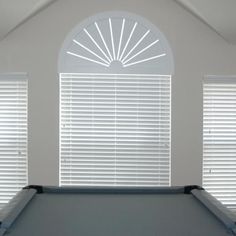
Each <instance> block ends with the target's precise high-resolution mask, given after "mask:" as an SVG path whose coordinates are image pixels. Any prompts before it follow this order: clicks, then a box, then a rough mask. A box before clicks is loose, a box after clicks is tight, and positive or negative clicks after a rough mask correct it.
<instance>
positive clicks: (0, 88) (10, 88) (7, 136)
mask: <svg viewBox="0 0 236 236" xmlns="http://www.w3.org/2000/svg"><path fill="white" fill-rule="evenodd" d="M26 184H27V79H26V75H24V74H0V208H2V207H3V205H4V204H6V203H7V202H8V201H9V200H10V199H11V198H12V197H13V196H14V195H15V194H16V192H17V191H19V190H20V189H21V188H22V187H23V186H25V185H26Z"/></svg>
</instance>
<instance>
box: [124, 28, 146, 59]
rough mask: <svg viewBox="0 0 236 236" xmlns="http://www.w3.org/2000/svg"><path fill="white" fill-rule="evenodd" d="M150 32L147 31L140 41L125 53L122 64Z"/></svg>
mask: <svg viewBox="0 0 236 236" xmlns="http://www.w3.org/2000/svg"><path fill="white" fill-rule="evenodd" d="M149 32H150V30H148V31H147V32H146V33H145V34H144V35H143V36H142V37H141V38H140V39H139V41H138V42H137V43H136V44H135V45H134V46H133V48H132V49H131V50H130V51H129V52H128V53H127V55H126V56H125V57H124V58H123V59H122V61H121V62H122V63H123V62H124V61H125V59H126V58H127V57H128V56H129V55H130V53H132V52H133V51H134V49H135V48H136V47H137V46H138V45H139V44H140V43H141V42H142V41H143V40H144V38H145V37H146V36H147V35H148V34H149Z"/></svg>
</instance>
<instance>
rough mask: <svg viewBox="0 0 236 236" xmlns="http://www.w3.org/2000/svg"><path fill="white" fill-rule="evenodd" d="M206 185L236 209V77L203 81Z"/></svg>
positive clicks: (204, 171)
mask: <svg viewBox="0 0 236 236" xmlns="http://www.w3.org/2000/svg"><path fill="white" fill-rule="evenodd" d="M203 96H204V97H203V186H204V187H205V188H206V189H207V190H208V191H209V192H210V193H211V194H213V195H214V196H215V197H216V198H217V199H218V200H220V201H221V202H222V203H223V204H225V205H226V206H228V207H229V208H232V209H236V148H235V145H236V141H235V140H236V80H231V81H230V82H229V81H227V82H226V83H225V82H224V78H222V79H219V78H218V79H217V81H215V80H214V81H210V79H208V80H206V81H205V82H204V86H203Z"/></svg>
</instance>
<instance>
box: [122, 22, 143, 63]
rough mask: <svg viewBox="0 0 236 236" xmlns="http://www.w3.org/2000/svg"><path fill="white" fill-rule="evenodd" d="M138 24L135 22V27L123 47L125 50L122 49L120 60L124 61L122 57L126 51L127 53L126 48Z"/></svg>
mask: <svg viewBox="0 0 236 236" xmlns="http://www.w3.org/2000/svg"><path fill="white" fill-rule="evenodd" d="M137 24H138V23H137V22H135V24H134V26H133V29H132V30H131V32H130V35H129V38H128V40H127V42H126V44H125V47H124V49H123V51H122V53H121V56H120V58H119V61H122V57H123V55H124V53H125V50H126V48H127V46H128V44H129V42H130V39H131V38H132V35H133V33H134V30H135V28H136V26H137Z"/></svg>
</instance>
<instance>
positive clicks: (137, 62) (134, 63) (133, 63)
mask: <svg viewBox="0 0 236 236" xmlns="http://www.w3.org/2000/svg"><path fill="white" fill-rule="evenodd" d="M164 56H166V54H165V53H163V54H160V55H157V56H154V57H149V58H146V59H143V60H140V61H135V62H132V63H129V64H124V65H123V66H124V67H128V66H133V65H136V64H139V63H142V62H146V61H151V60H154V59H156V58H159V57H164Z"/></svg>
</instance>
